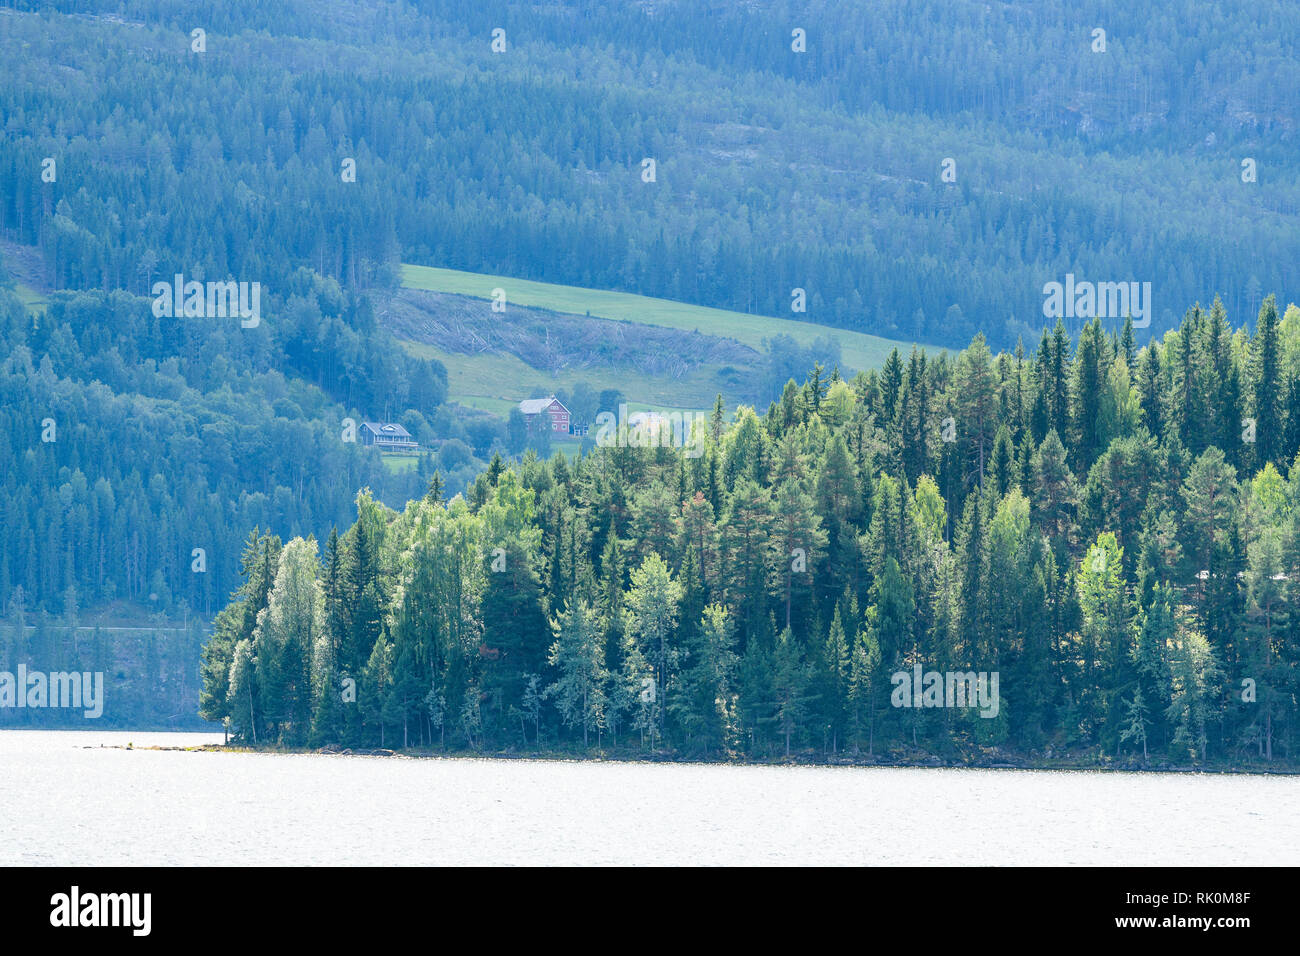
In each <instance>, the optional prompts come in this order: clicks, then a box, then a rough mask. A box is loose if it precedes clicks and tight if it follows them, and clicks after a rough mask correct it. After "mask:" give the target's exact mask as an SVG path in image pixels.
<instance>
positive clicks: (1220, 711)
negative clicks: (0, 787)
mask: <svg viewBox="0 0 1300 956" xmlns="http://www.w3.org/2000/svg"><path fill="white" fill-rule="evenodd" d="M1297 389H1300V309H1297V308H1296V307H1295V306H1291V307H1290V308H1288V309H1287V310H1286V313H1285V315H1284V316H1281V317H1279V315H1278V310H1277V308H1276V305H1275V303H1274V299H1273V297H1272V296H1270V297H1268V298H1267V299H1266V300H1265V302H1264V304H1263V306H1262V308H1261V310H1260V313H1259V316H1258V318H1257V322H1256V330H1255V332H1254V333H1253V334H1252V333H1251V332H1249V331H1247V330H1246V329H1244V328H1238V329H1235V330H1234V329H1233V328H1232V327H1231V326H1230V325H1229V324H1228V321H1227V315H1226V311H1225V310H1224V308H1223V306H1222V304H1221V303H1220V302H1218V301H1217V300H1216V301H1215V302H1214V303H1213V305H1212V306H1211V307H1210V308H1209V309H1204V308H1202V307H1200V306H1196V307H1193V308H1192V309H1190V310H1188V312H1187V313H1186V314H1185V316H1184V318H1183V321H1182V323H1181V324H1180V326H1179V327H1178V328H1177V329H1176V330H1172V331H1170V332H1168V333H1167V334H1165V335H1164V336H1163V337H1162V338H1161V339H1160V340H1158V341H1155V342H1152V343H1150V344H1149V345H1147V346H1145V347H1142V348H1137V347H1135V345H1134V342H1133V330H1132V328H1131V325H1130V324H1126V325H1125V326H1124V327H1123V328H1120V329H1113V330H1111V331H1109V332H1108V331H1106V330H1104V329H1103V328H1102V326H1101V324H1100V322H1099V321H1097V320H1093V321H1091V322H1089V323H1088V324H1087V326H1086V327H1085V328H1084V329H1083V332H1082V334H1081V335H1080V336H1079V338H1078V339H1077V340H1074V339H1071V338H1070V337H1069V336H1068V335H1067V334H1066V333H1065V330H1064V328H1063V327H1062V326H1061V325H1060V324H1059V323H1058V325H1057V327H1056V328H1055V329H1054V330H1052V331H1050V332H1044V334H1043V335H1042V338H1041V340H1040V341H1039V343H1038V345H1037V347H1036V348H1035V349H1034V350H1033V351H1032V352H1028V351H1027V350H1026V349H1025V348H1024V347H1023V345H1021V346H1018V347H1017V348H1016V349H1015V350H1014V351H1013V352H1003V353H999V354H997V355H994V354H993V353H992V352H991V351H990V350H989V348H988V347H987V345H986V343H985V342H984V340H983V338H982V337H980V336H977V337H976V338H975V339H974V340H973V341H972V343H971V344H970V346H969V347H968V348H966V349H964V350H962V351H961V352H959V353H957V354H955V355H949V354H948V353H940V354H938V355H933V356H932V355H927V353H926V352H925V350H923V349H920V348H916V349H913V350H912V352H911V354H910V355H909V356H908V357H907V358H906V359H904V357H903V356H902V355H901V354H899V353H897V352H895V353H894V354H893V355H891V356H890V358H889V360H888V361H887V362H886V364H885V366H884V367H883V369H881V370H878V371H869V372H865V373H859V374H857V375H856V376H854V377H853V378H852V379H851V380H845V379H844V378H843V377H841V376H840V375H839V373H838V370H837V369H832V370H831V371H830V372H829V374H828V373H827V371H826V370H825V369H824V368H823V367H821V366H820V365H818V366H814V368H813V369H812V370H811V371H810V373H809V375H808V377H807V378H806V379H805V381H804V382H803V383H802V384H798V383H796V382H795V381H793V380H791V381H790V382H789V383H788V384H787V386H786V388H785V390H784V393H783V394H782V396H781V399H780V400H779V401H776V402H773V403H772V404H771V405H770V406H769V407H768V408H767V410H766V411H765V412H764V413H763V414H761V415H760V414H759V413H758V412H757V411H756V410H754V409H752V408H749V407H744V406H742V407H740V408H738V409H737V410H736V412H735V415H734V419H733V420H732V421H730V422H729V421H728V415H727V414H726V410H725V408H724V407H723V404H722V401H721V399H720V398H719V401H718V403H717V405H716V407H715V409H714V413H713V415H712V416H711V418H710V420H709V422H708V425H707V432H708V434H707V435H706V436H705V442H704V445H703V449H704V450H703V452H702V454H700V455H698V456H696V457H688V456H687V455H686V454H684V452H683V450H682V449H681V448H677V447H672V446H671V445H670V444H669V443H664V442H648V439H645V438H644V436H643V435H642V433H632V434H624V435H623V436H622V438H621V440H620V441H618V442H615V443H613V444H610V445H607V446H602V447H598V448H596V449H595V450H593V451H592V452H591V453H590V454H586V455H584V456H581V457H579V458H577V459H569V458H566V457H565V456H563V455H556V456H554V457H553V458H551V459H550V460H549V461H545V460H542V459H541V458H539V457H538V456H537V455H536V454H533V453H528V454H525V455H524V457H523V458H522V460H521V461H519V462H517V463H506V462H503V461H501V460H500V459H494V460H493V462H492V463H491V465H490V467H489V468H488V469H487V470H486V471H485V472H484V473H483V474H481V475H480V476H479V477H478V478H477V479H476V480H475V481H474V482H473V484H472V485H471V486H470V487H469V488H468V489H467V490H466V492H465V493H464V494H462V495H457V496H455V497H453V498H452V499H451V500H450V501H448V500H446V499H447V496H446V494H445V493H444V489H443V487H442V484H441V480H440V478H439V477H438V476H436V475H435V476H434V479H433V480H432V481H431V483H430V487H429V489H428V490H427V492H426V493H425V494H424V495H423V496H422V497H421V498H419V499H416V500H413V501H411V502H409V503H408V504H407V505H406V507H405V508H404V509H402V510H401V511H400V512H394V511H392V510H390V509H387V508H385V507H384V506H382V505H381V504H379V503H378V502H376V501H375V500H374V499H373V497H372V495H371V494H370V493H369V492H367V491H364V490H363V491H362V492H361V493H360V494H359V496H358V498H357V517H356V520H355V522H354V523H353V524H352V525H351V526H350V527H348V528H346V529H345V530H344V531H343V532H342V533H341V534H340V533H338V532H337V531H335V532H333V533H332V534H331V535H330V536H329V538H328V540H327V541H326V542H325V546H324V549H323V553H322V552H321V549H320V547H319V544H318V542H317V541H316V540H315V539H314V538H311V537H294V538H293V539H291V540H289V541H287V542H284V541H282V539H281V537H280V536H279V535H277V534H275V533H273V532H272V531H270V530H268V529H266V528H264V527H263V528H255V529H253V531H252V532H251V533H250V534H249V536H248V539H247V541H246V544H245V548H244V552H243V558H242V563H241V573H242V575H243V578H244V582H243V584H242V586H241V587H240V588H239V590H238V591H237V592H236V593H235V594H234V595H233V597H232V600H231V602H230V603H229V604H228V605H227V606H226V607H225V608H224V609H223V610H222V611H221V612H220V614H218V616H217V618H216V622H215V630H214V634H213V636H212V638H211V640H210V641H209V643H208V644H207V646H206V647H205V649H204V653H203V663H202V682H203V689H202V692H201V713H202V715H203V716H204V717H205V718H206V719H208V720H222V721H226V722H227V725H228V726H229V727H230V729H231V730H232V732H233V733H234V734H235V736H236V739H241V740H246V741H249V742H252V741H256V742H257V743H258V744H263V745H267V744H269V745H293V746H302V745H310V746H326V745H335V746H385V747H395V746H408V747H414V746H420V747H444V748H456V749H459V748H470V749H477V750H493V749H512V750H521V749H522V750H535V749H550V748H555V747H562V748H571V749H575V750H577V751H578V752H591V751H594V750H595V749H597V748H600V749H602V750H605V751H608V750H611V749H613V750H614V751H615V752H630V751H640V750H642V749H644V750H645V751H646V752H653V753H658V754H669V755H677V756H719V755H724V754H725V755H731V756H735V757H745V758H755V759H763V758H768V757H772V756H783V755H795V756H800V755H802V756H804V757H808V758H812V759H821V758H825V757H834V756H837V755H840V756H843V755H858V756H862V755H866V757H867V758H870V759H906V758H909V757H916V756H920V755H939V756H941V757H945V758H954V757H955V758H962V759H996V758H997V757H998V756H999V755H1002V756H1005V755H1011V756H1018V757H1027V758H1045V757H1049V756H1051V755H1057V756H1068V757H1070V758H1071V759H1074V760H1076V761H1082V762H1089V763H1091V762H1116V761H1118V762H1120V763H1123V764H1126V765H1127V764H1131V765H1135V766H1141V765H1144V764H1145V765H1152V764H1156V765H1164V764H1172V765H1187V764H1225V763H1232V764H1241V763H1248V764H1256V763H1257V764H1260V765H1268V766H1277V765H1285V764H1288V763H1289V762H1291V761H1293V760H1294V744H1295V737H1296V733H1297V717H1298V716H1300V714H1298V713H1297V697H1296V694H1297V685H1296V669H1295V668H1296V661H1297V654H1298V653H1300V615H1297V614H1296V613H1295V609H1296V606H1297V602H1296V598H1297V588H1298V587H1300V467H1298V466H1300V461H1298V460H1297V457H1298V453H1300V401H1298V400H1297V399H1298V398H1300V393H1298V392H1297ZM918 666H919V667H920V668H921V669H922V670H924V671H926V672H929V671H936V672H958V673H965V672H986V673H987V672H994V673H997V674H998V675H999V676H1000V684H999V688H1000V698H999V701H998V705H999V706H998V707H997V708H996V716H992V717H986V716H981V712H980V711H975V710H971V709H969V708H961V707H910V708H909V707H900V706H898V705H897V704H898V701H897V699H896V697H895V691H896V687H895V683H896V681H895V677H894V675H895V674H897V673H899V672H908V671H910V670H911V669H912V668H914V667H918Z"/></svg>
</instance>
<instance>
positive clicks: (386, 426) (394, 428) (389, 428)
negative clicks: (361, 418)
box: [361, 422, 411, 438]
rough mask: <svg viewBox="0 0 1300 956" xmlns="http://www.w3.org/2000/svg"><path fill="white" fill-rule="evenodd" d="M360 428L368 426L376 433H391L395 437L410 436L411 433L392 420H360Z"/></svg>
mask: <svg viewBox="0 0 1300 956" xmlns="http://www.w3.org/2000/svg"><path fill="white" fill-rule="evenodd" d="M361 427H362V428H369V429H370V430H371V431H372V432H374V433H375V434H376V435H392V436H393V437H395V438H410V437H411V433H410V432H408V431H407V430H406V429H405V428H403V427H402V426H401V425H398V424H396V423H394V422H362V423H361Z"/></svg>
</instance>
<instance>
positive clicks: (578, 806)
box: [0, 731, 1300, 866]
mask: <svg viewBox="0 0 1300 956" xmlns="http://www.w3.org/2000/svg"><path fill="white" fill-rule="evenodd" d="M220 740H221V735H220V734H217V735H215V736H213V735H207V734H169V733H83V732H59V731H0V865H12V864H61V865H75V866H81V865H111V864H126V865H136V864H219V865H221V864H224V865H245V864H270V865H274V864H333V863H358V864H371V865H378V864H566V863H598V864H721V863H726V864H766V863H776V864H814V863H816V864H1040V863H1042V864H1054V863H1070V864H1137V865H1144V864H1171V865H1179V864H1200V865H1215V864H1225V865H1261V864H1291V865H1295V864H1297V863H1300V778H1297V777H1248V776H1228V775H1203V776H1202V775H1186V774H1131V773H1079V772H1066V771H1062V772H1050V771H1013V770H947V769H943V770H935V769H892V768H891V769H877V768H822V767H740V766H716V765H702V764H636V763H592V762H586V763H583V762H565V761H524V760H469V759H445V760H444V759H430V760H402V759H393V758H384V757H334V756H323V755H269V754H233V753H229V754H228V753H183V752H162V751H148V750H140V749H135V750H130V751H127V750H118V749H111V747H112V746H113V745H120V746H124V745H125V744H126V743H127V742H128V741H130V742H132V743H134V745H135V747H136V748H139V747H144V746H150V745H158V746H190V745H194V744H199V743H208V742H214V741H215V742H218V743H219V742H220Z"/></svg>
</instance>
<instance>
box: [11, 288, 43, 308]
mask: <svg viewBox="0 0 1300 956" xmlns="http://www.w3.org/2000/svg"><path fill="white" fill-rule="evenodd" d="M14 295H16V296H18V300H19V301H20V302H22V304H23V308H25V309H26V310H27V311H28V312H38V311H43V310H44V309H45V307H46V306H47V305H49V299H47V298H46V297H45V295H44V294H43V293H41V292H37V291H36V290H35V289H33V288H32V287H31V286H26V285H23V284H22V283H21V282H15V283H14Z"/></svg>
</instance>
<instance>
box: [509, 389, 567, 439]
mask: <svg viewBox="0 0 1300 956" xmlns="http://www.w3.org/2000/svg"><path fill="white" fill-rule="evenodd" d="M519 410H520V411H521V412H523V413H524V420H525V421H527V422H528V423H529V424H530V425H531V424H532V423H533V420H534V419H535V418H536V417H537V416H538V415H547V416H549V417H550V419H551V431H553V432H559V433H560V434H561V435H567V434H569V410H568V409H567V408H565V407H564V405H563V403H562V402H561V401H560V400H559V399H558V398H556V397H555V396H554V395H552V396H551V397H550V398H526V399H524V400H523V401H522V402H520V403H519Z"/></svg>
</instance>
